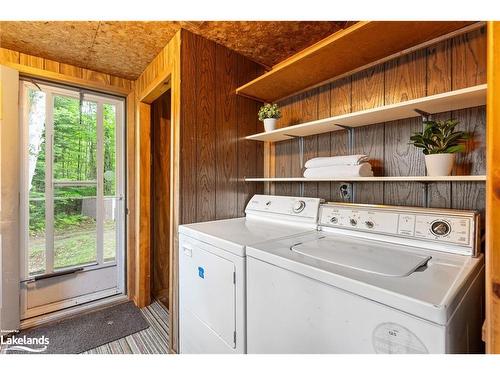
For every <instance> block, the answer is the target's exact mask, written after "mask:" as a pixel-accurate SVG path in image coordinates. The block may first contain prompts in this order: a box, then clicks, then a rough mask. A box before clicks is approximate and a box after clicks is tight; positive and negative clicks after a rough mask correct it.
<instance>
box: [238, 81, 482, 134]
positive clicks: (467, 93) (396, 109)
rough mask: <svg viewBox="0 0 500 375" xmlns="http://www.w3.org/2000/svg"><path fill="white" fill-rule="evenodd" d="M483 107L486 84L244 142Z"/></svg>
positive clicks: (373, 109) (280, 130)
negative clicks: (422, 112) (423, 114)
mask: <svg viewBox="0 0 500 375" xmlns="http://www.w3.org/2000/svg"><path fill="white" fill-rule="evenodd" d="M485 104H486V84H484V85H478V86H473V87H467V88H465V89H460V90H455V91H449V92H445V93H442V94H437V95H431V96H426V97H423V98H418V99H413V100H409V101H406V102H400V103H396V104H390V105H385V106H382V107H377V108H372V109H367V110H364V111H359V112H353V113H348V114H345V115H340V116H334V117H329V118H325V119H321V120H316V121H311V122H306V123H303V124H298V125H293V126H288V127H285V128H281V129H276V130H273V131H271V132H264V133H259V134H254V135H250V136H247V137H246V139H250V140H255V141H263V142H279V141H284V140H287V139H290V138H292V137H305V136H309V135H315V134H321V133H327V132H331V131H336V130H341V129H343V128H342V127H341V126H347V127H358V126H365V125H372V124H378V123H381V122H386V121H394V120H400V119H404V118H411V117H418V116H420V115H419V114H418V113H417V112H415V109H418V110H421V111H424V112H427V113H431V114H432V113H439V112H447V111H453V110H457V109H463V108H470V107H477V106H480V105H485ZM339 125H341V126H339Z"/></svg>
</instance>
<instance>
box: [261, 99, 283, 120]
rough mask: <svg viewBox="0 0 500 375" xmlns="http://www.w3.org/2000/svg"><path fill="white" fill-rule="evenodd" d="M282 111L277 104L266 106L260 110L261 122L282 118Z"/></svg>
mask: <svg viewBox="0 0 500 375" xmlns="http://www.w3.org/2000/svg"><path fill="white" fill-rule="evenodd" d="M280 117H281V111H280V109H279V107H278V105H277V104H269V103H267V104H264V105H263V106H262V107H260V109H259V120H260V121H264V120H265V119H266V118H276V119H277V118H280Z"/></svg>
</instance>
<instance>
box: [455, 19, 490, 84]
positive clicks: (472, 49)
mask: <svg viewBox="0 0 500 375" xmlns="http://www.w3.org/2000/svg"><path fill="white" fill-rule="evenodd" d="M485 33H486V29H485V28H484V27H483V28H481V29H478V30H475V31H472V32H470V33H467V34H462V35H459V36H456V37H454V38H453V40H452V71H453V76H452V89H453V90H458V89H461V88H464V87H470V86H475V85H480V84H482V83H485V82H486V38H485Z"/></svg>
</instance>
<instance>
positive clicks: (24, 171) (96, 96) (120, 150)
mask: <svg viewBox="0 0 500 375" xmlns="http://www.w3.org/2000/svg"><path fill="white" fill-rule="evenodd" d="M24 82H29V80H26V79H23V77H21V78H20V90H19V97H20V100H19V112H20V113H21V114H22V115H20V117H19V118H20V121H19V123H20V242H19V245H20V254H19V255H20V280H21V281H23V280H28V279H29V278H30V275H29V269H28V263H27V258H28V241H29V239H28V236H29V234H28V226H29V211H28V210H29V209H28V202H29V193H28V190H27V188H26V186H27V180H28V177H27V176H28V173H29V165H28V160H27V157H26V150H27V146H28V142H29V141H28V124H27V119H26V118H24V115H25V113H24V104H25V103H24V99H25V98H24V95H25V83H24ZM38 86H40V87H42V88H44V89H45V90H47V91H48V94H47V95H48V96H49V99H48V100H47V103H48V105H49V106H53V103H54V102H53V100H54V99H53V97H54V95H61V96H66V97H72V98H78V99H79V93H78V92H77V91H75V90H80V91H83V92H84V95H85V100H87V101H95V102H97V119H96V121H97V123H96V136H97V137H98V138H99V135H101V138H102V130H103V129H102V117H101V118H100V116H99V114H101V115H102V106H103V105H104V104H112V105H115V106H116V108H117V111H116V124H117V125H118V124H120V125H119V129H118V130H119V131H116V132H115V137H116V144H117V153H116V154H117V158H116V176H117V177H116V181H117V184H116V192H115V196H116V197H118V199H120V200H121V204H119V205H118V210H117V214H116V215H117V217H118V218H120V220H117V221H116V223H117V224H116V230H117V231H118V232H119V235H118V238H117V249H121V253H120V254H118V252H117V254H116V257H115V260H114V261H112V262H107V263H102V262H101V261H102V259H100V258H99V252H97V254H96V255H97V257H98V258H97V261H98V263H99V264H97V265H88V266H87V267H86V268H85V270H84V271H82V273H85V272H90V271H94V270H99V269H105V268H110V267H117V271H118V272H117V287H116V288H113V289H110V290H100V291H97V292H94V293H91V294H85V295H80V296H77V297H73V298H69V299H64V300H61V301H57V302H53V303H49V304H46V305H42V306H37V307H34V308H31V309H29V308H28V306H27V294H28V288H27V287H22V288H21V292H20V293H21V295H20V305H21V306H20V307H21V310H20V313H21V319H30V320H33V319H34V320H37V319H36V318H35V317H37V316H40V315H43V314H49V313H54V312H57V311H58V310H61V309H65V308H68V307H73V306H75V305H81V304H83V303H88V302H92V301H95V300H97V299H102V298H105V297H113V296H115V297H116V296H118V297H119V296H121V295H125V294H126V292H127V291H126V288H125V285H126V276H127V275H126V267H125V264H126V263H125V262H126V258H127V257H126V253H127V239H126V218H125V210H126V178H125V176H126V170H125V165H126V119H125V110H126V108H125V105H126V104H125V103H126V102H125V99H124V98H119V97H115V96H110V95H109V94H108V95H107V94H105V93H98V92H92V91H89V90H84V89H81V88H71V87H61V85H60V84H57V83H54V84H51V83H48V84H45V83H42V82H39V83H38ZM47 115H49V116H47ZM52 116H53V111H52V110H47V109H46V124H52V125H51V126H49V127H48V128H47V127H46V130H47V129H48V130H50V131H49V132H48V133H47V132H46V138H49V137H50V138H52V139H53V119H52ZM99 124H101V126H99ZM102 143H103V142H102V139H101V141H99V140H98V139H97V150H96V152H97V157H99V154H100V153H101V154H102ZM50 146H51V147H52V142H51V143H50ZM99 150H101V152H100V153H99ZM47 151H48V152H47ZM46 155H48V156H49V158H48V159H50V160H51V163H50V166H49V168H52V160H53V158H52V149H50V150H48V148H46ZM96 161H97V162H99V160H97V159H96ZM101 161H102V160H101ZM46 168H47V167H46ZM97 168H99V166H98V167H97ZM49 177H51V174H48V175H46V189H47V187H49V189H48V190H49V193H51V191H52V181H48V178H49ZM47 182H48V183H47ZM99 185H102V182H99V181H97V184H96V187H97V186H99ZM46 193H47V190H46ZM101 193H103V192H102V186H101ZM46 195H47V194H46ZM97 197H99V188H97ZM102 198H104V196H103V197H102ZM101 203H103V202H101ZM101 206H102V204H101ZM52 208H53V207H51V205H49V209H52ZM103 208H104V207H99V206H98V207H96V210H97V211H98V212H101V215H102V212H103ZM49 224H50V225H52V224H53V217H52V222H51V223H50V222H49ZM98 225H99V224H98V223H97V226H96V230H97V237H96V239H97V244H98V246H99V242H101V245H102V238H99V230H98V229H99V227H98ZM101 247H102V246H101ZM100 255H103V254H100ZM101 263H102V264H101ZM83 266H85V265H83ZM71 268H74V267H73V266H70V267H67V268H62V269H59V270H58V271H64V270H68V269H71ZM46 271H47V269H46V270H45V272H46ZM50 271H51V272H52V271H53V270H52V269H50Z"/></svg>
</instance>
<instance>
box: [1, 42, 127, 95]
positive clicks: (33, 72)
mask: <svg viewBox="0 0 500 375" xmlns="http://www.w3.org/2000/svg"><path fill="white" fill-rule="evenodd" d="M0 64H4V65H7V66H9V67H11V68H13V69H16V70H18V71H19V73H20V74H21V75H24V76H27V77H32V78H40V79H44V80H47V81H52V82H55V83H61V84H69V85H73V86H78V87H84V88H88V89H92V90H97V91H101V92H105V93H111V94H118V95H121V96H127V95H128V94H129V93H130V91H132V89H133V87H132V86H133V83H132V81H130V80H127V79H123V78H118V77H113V76H110V75H108V74H104V73H100V72H94V71H92V70H88V69H83V68H80V67H76V66H73V65H68V64H63V63H60V62H58V61H54V60H48V59H44V58H41V57H36V56H32V55H28V54H24V53H19V52H16V51H11V50H8V49H5V48H0ZM84 71H85V75H84V73H83V72H84Z"/></svg>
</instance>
